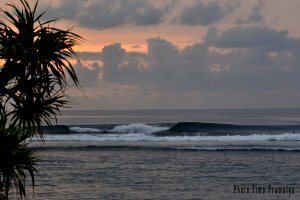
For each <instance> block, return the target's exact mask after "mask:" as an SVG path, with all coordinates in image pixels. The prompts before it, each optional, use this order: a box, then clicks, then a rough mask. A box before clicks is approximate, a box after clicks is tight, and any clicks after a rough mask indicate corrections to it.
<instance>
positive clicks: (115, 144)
mask: <svg viewBox="0 0 300 200" xmlns="http://www.w3.org/2000/svg"><path fill="white" fill-rule="evenodd" d="M58 122H59V124H60V125H62V126H58V127H56V129H55V130H54V133H52V134H50V135H49V134H46V135H45V146H43V145H41V144H40V143H38V142H37V141H35V142H33V145H35V146H37V147H38V150H39V154H40V158H41V159H42V160H41V162H40V163H39V173H40V174H39V175H38V176H37V177H36V189H35V191H36V194H35V199H37V200H57V199H63V200H77V199H89V200H91V199H92V200H93V199H95V200H96V199H103V200H115V199H117V200H118V199H121V200H123V199H142V200H143V199H149V200H152V199H167V200H168V199H169V200H173V199H204V200H210V199H211V200H213V199H224V200H231V199H234V200H235V199H253V200H256V199H263V200H265V199H266V200H274V199H275V200H278V199H295V200H298V199H300V109H255V110H241V109H239V110H146V111H142V110H138V111H68V112H64V113H63V116H61V117H60V118H59V121H58ZM186 122H189V123H186ZM190 122H192V123H190ZM55 131H57V132H55Z"/></svg>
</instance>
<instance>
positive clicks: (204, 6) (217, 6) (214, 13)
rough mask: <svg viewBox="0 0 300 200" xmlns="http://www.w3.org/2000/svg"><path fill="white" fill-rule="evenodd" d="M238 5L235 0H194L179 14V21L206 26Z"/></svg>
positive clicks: (221, 17) (222, 17)
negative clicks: (205, 1)
mask: <svg viewBox="0 0 300 200" xmlns="http://www.w3.org/2000/svg"><path fill="white" fill-rule="evenodd" d="M238 6H239V3H237V1H226V2H223V1H208V2H207V3H204V2H203V1H196V2H195V4H193V5H190V6H188V7H186V8H185V9H184V10H183V11H182V13H181V15H180V16H179V23H181V24H184V25H190V26H195V25H201V26H208V25H211V24H214V23H217V22H219V21H220V20H222V19H224V18H225V17H226V16H227V15H229V14H230V13H231V12H232V11H233V10H234V9H235V8H237V7H238Z"/></svg>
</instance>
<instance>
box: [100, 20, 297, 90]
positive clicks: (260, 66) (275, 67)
mask: <svg viewBox="0 0 300 200" xmlns="http://www.w3.org/2000/svg"><path fill="white" fill-rule="evenodd" d="M211 33H213V36H212V35H211V36H209V34H211ZM207 34H208V35H207V36H206V37H205V38H206V39H205V41H204V42H202V43H195V44H193V45H190V46H187V47H185V48H183V49H178V48H177V47H176V46H175V45H174V44H172V43H171V42H169V41H167V40H165V39H163V38H149V39H148V40H147V44H148V52H147V53H130V52H126V50H125V49H124V48H122V45H121V44H112V45H108V46H106V47H104V48H103V49H102V52H101V56H102V62H103V65H102V67H103V80H105V81H108V82H112V83H117V84H121V85H122V84H125V85H132V86H135V87H136V88H140V89H141V90H143V91H145V92H147V91H149V92H151V91H156V92H160V93H164V94H168V93H170V94H174V93H178V94H179V93H181V94H182V93H188V92H196V91H243V90H245V91H246V90H260V91H261V90H279V89H282V90H284V89H295V90H299V89H300V79H299V77H300V69H299V67H298V63H300V58H299V56H298V55H299V49H298V48H296V47H295V44H299V42H300V40H299V39H297V38H291V37H289V36H288V33H287V32H286V31H277V30H275V29H270V28H268V27H258V26H250V27H234V28H232V29H229V30H226V31H223V32H221V33H218V31H217V29H215V28H211V29H209V30H208V32H207ZM234 38H236V40H234ZM291 41H292V42H291ZM222 48H227V49H230V51H228V52H227V53H219V52H218V49H222ZM214 49H216V50H214Z"/></svg>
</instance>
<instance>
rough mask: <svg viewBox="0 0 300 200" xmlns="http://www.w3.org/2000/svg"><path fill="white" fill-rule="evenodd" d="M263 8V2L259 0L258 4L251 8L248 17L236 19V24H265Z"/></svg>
mask: <svg viewBox="0 0 300 200" xmlns="http://www.w3.org/2000/svg"><path fill="white" fill-rule="evenodd" d="M264 7H265V1H263V0H259V1H258V4H257V5H255V6H253V7H252V9H251V13H250V14H249V15H248V16H246V17H242V18H238V19H237V20H236V22H237V24H249V23H264V22H265V18H264V14H263V10H264Z"/></svg>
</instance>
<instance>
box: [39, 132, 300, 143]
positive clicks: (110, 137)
mask: <svg viewBox="0 0 300 200" xmlns="http://www.w3.org/2000/svg"><path fill="white" fill-rule="evenodd" d="M44 139H45V140H46V141H47V140H52V141H126V142H131V141H132V142H134V141H300V134H289V133H287V134H281V135H259V134H254V135H247V136H241V135H236V136H229V135H227V136H167V137H156V136H152V135H151V134H147V133H127V134H113V133H112V134H90V135H89V134H65V135H44Z"/></svg>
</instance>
